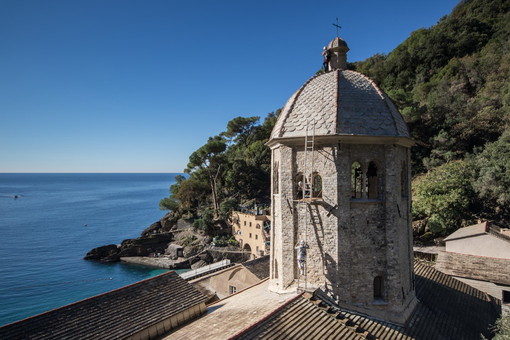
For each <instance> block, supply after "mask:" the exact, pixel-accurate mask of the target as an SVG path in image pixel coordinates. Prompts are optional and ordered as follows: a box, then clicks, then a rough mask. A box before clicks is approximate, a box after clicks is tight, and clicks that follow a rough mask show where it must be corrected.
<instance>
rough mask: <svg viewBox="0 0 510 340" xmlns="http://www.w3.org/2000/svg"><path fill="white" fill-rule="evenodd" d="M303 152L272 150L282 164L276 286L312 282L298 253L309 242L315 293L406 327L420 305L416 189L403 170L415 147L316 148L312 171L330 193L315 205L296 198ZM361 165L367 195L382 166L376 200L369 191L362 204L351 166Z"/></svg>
mask: <svg viewBox="0 0 510 340" xmlns="http://www.w3.org/2000/svg"><path fill="white" fill-rule="evenodd" d="M304 154H305V152H304V147H303V146H284V145H280V146H279V147H277V148H275V149H273V164H274V163H275V161H277V162H278V164H279V168H280V171H279V173H278V176H279V193H278V194H273V209H274V211H273V228H272V233H273V237H272V244H271V247H272V249H271V252H272V255H273V259H272V264H271V266H272V267H271V268H272V269H271V278H272V279H273V280H272V283H273V284H276V285H277V286H278V287H279V288H280V289H285V288H287V286H289V285H291V284H292V283H296V282H297V281H298V280H300V282H301V285H302V282H303V280H304V278H305V277H304V276H301V275H299V271H298V268H297V264H296V254H297V250H296V249H295V247H296V245H297V243H298V242H299V241H300V240H305V241H306V242H307V243H308V246H309V249H308V254H307V267H306V281H307V284H308V287H309V288H311V287H323V288H325V290H326V292H327V293H328V294H329V295H330V296H331V297H332V298H334V299H335V300H337V301H338V302H339V303H340V304H341V305H346V306H350V307H354V309H356V310H359V311H361V312H366V313H368V314H372V315H376V316H377V317H381V318H385V319H390V320H393V321H396V322H404V321H405V316H404V317H403V316H402V315H404V314H406V313H408V312H409V313H410V311H408V310H409V309H411V310H412V306H411V305H412V302H413V301H414V302H415V296H414V290H413V269H412V243H411V242H412V239H411V237H412V235H411V220H410V201H409V200H410V192H409V191H410V188H409V187H408V188H407V190H402V187H401V183H402V179H401V177H402V164H406V162H407V165H408V164H409V152H408V149H407V148H404V147H401V146H397V145H372V144H371V145H368V144H347V143H342V144H328V145H320V144H319V145H317V144H316V151H315V152H314V154H315V156H314V157H315V161H314V166H313V169H309V172H317V173H318V174H319V175H320V176H321V178H322V191H323V193H322V199H321V200H318V201H315V202H314V203H312V204H304V203H302V202H300V201H299V199H298V197H297V187H298V185H297V183H296V177H297V174H298V173H304V172H305V160H304ZM355 161H357V162H359V163H360V164H361V165H362V168H363V176H364V178H365V179H364V185H363V188H364V189H365V188H366V186H367V185H368V181H367V180H366V173H367V170H368V165H369V163H370V162H374V163H375V164H376V166H377V185H376V186H377V193H378V196H377V198H374V199H368V196H367V195H366V193H365V194H364V195H363V198H361V199H352V198H351V196H352V192H351V165H352V163H353V162H355ZM273 174H274V173H273ZM407 175H408V176H409V170H407ZM305 221H306V223H305ZM377 276H381V277H382V278H383V287H382V301H379V300H377V301H376V300H375V299H374V279H375V278H376V277H377ZM381 302H382V303H381ZM410 306H411V307H410ZM387 314H388V315H389V316H387ZM406 315H407V314H406ZM402 318H404V319H402Z"/></svg>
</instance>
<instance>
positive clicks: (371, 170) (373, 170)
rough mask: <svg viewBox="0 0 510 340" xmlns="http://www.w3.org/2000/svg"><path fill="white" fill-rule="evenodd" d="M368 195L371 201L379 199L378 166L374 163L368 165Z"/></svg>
mask: <svg viewBox="0 0 510 340" xmlns="http://www.w3.org/2000/svg"><path fill="white" fill-rule="evenodd" d="M367 193H368V198H369V199H375V198H377V196H378V195H377V165H375V163H374V162H370V163H368V171H367Z"/></svg>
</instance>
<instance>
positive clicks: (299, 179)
mask: <svg viewBox="0 0 510 340" xmlns="http://www.w3.org/2000/svg"><path fill="white" fill-rule="evenodd" d="M294 183H295V187H296V199H298V200H300V199H302V198H303V187H304V177H303V174H302V173H301V172H298V173H297V175H296V180H295V182H294Z"/></svg>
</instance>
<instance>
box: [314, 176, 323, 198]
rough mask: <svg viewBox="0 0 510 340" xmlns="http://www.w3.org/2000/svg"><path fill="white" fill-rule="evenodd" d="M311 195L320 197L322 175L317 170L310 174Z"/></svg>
mask: <svg viewBox="0 0 510 340" xmlns="http://www.w3.org/2000/svg"><path fill="white" fill-rule="evenodd" d="M312 197H317V198H320V197H322V177H321V176H320V175H319V174H318V173H317V172H314V173H313V174H312Z"/></svg>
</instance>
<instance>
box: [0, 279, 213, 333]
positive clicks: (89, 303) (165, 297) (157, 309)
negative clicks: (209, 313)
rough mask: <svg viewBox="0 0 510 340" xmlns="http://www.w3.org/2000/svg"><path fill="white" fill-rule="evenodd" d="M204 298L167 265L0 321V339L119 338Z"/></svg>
mask: <svg viewBox="0 0 510 340" xmlns="http://www.w3.org/2000/svg"><path fill="white" fill-rule="evenodd" d="M206 299H207V298H206V297H205V296H204V295H203V294H202V293H200V292H199V291H198V290H196V289H195V288H194V287H193V286H191V285H190V284H189V283H187V282H186V281H184V280H183V279H182V278H181V277H180V276H179V275H177V274H176V273H175V272H173V271H171V272H168V273H165V274H161V275H158V276H156V277H153V278H150V279H147V280H144V281H140V282H137V283H135V284H132V285H129V286H126V287H123V288H119V289H117V290H113V291H111V292H108V293H104V294H101V295H97V296H94V297H91V298H89V299H86V300H82V301H79V302H76V303H73V304H70V305H67V306H64V307H61V308H57V309H54V310H52V311H49V312H46V313H43V314H39V315H36V316H33V317H30V318H28V319H24V320H21V321H17V322H14V323H11V324H8V325H6V326H3V327H0V339H32V340H36V339H123V338H127V337H128V336H130V335H132V334H134V333H137V332H140V331H142V330H144V329H146V328H148V327H150V326H151V325H154V324H156V323H158V322H160V321H163V320H165V319H167V318H169V317H171V316H172V315H175V314H178V313H180V312H182V311H184V310H186V309H188V308H190V307H193V306H195V305H198V304H200V303H202V302H205V300H206Z"/></svg>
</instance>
